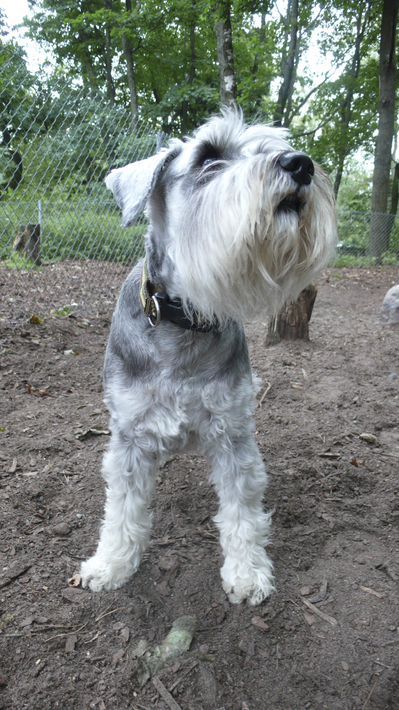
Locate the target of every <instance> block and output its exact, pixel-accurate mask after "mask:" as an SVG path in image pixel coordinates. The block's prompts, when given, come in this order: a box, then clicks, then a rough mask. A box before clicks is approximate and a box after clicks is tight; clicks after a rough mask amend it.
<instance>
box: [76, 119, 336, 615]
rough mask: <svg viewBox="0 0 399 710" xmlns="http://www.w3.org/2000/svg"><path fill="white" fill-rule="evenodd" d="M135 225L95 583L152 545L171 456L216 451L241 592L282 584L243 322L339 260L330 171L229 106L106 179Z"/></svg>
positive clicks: (231, 586)
mask: <svg viewBox="0 0 399 710" xmlns="http://www.w3.org/2000/svg"><path fill="white" fill-rule="evenodd" d="M106 184H107V187H109V188H110V189H111V190H112V192H113V194H114V196H115V199H116V202H117V203H118V205H119V207H121V208H122V210H123V213H122V219H123V225H124V226H129V225H131V224H133V222H134V221H135V220H136V219H137V217H138V216H139V214H140V213H141V212H142V210H143V209H144V208H145V207H146V210H147V216H148V219H149V223H150V226H149V230H148V233H147V236H146V257H145V260H144V261H140V262H139V263H138V264H137V265H136V266H135V268H134V269H133V271H132V272H131V274H130V275H129V276H128V278H127V279H126V281H125V283H124V285H123V287H122V291H121V294H120V297H119V301H118V304H117V306H116V310H115V313H114V316H113V320H112V326H111V332H110V338H109V343H108V347H107V352H106V357H105V368H104V392H105V402H106V404H107V406H108V408H109V410H110V413H111V429H112V438H111V442H110V446H109V450H108V451H107V453H106V454H105V457H104V463H103V475H104V478H105V481H106V484H107V489H106V504H105V517H104V521H103V524H102V528H101V535H100V541H99V543H98V547H97V552H96V553H95V555H94V556H93V557H91V558H90V559H88V560H87V561H86V562H84V563H83V564H82V567H81V577H82V583H83V585H84V586H89V587H90V588H91V589H93V590H100V589H116V588H117V587H119V586H121V585H122V584H124V583H125V582H126V581H127V580H128V579H129V578H130V577H131V576H132V575H133V573H134V572H135V571H136V570H137V568H138V566H139V564H140V558H141V556H142V554H143V551H144V550H145V549H146V546H147V545H148V542H149V537H150V528H151V514H150V512H149V509H148V508H149V504H150V498H151V493H152V490H153V488H154V481H155V477H156V473H157V469H158V467H159V465H160V464H161V463H162V462H163V461H165V460H167V459H169V458H171V457H172V456H173V455H175V454H176V453H178V452H186V451H189V450H193V449H194V450H195V451H196V452H198V453H200V454H204V455H206V456H207V457H208V459H209V461H210V464H211V470H212V473H211V476H210V480H211V481H212V483H213V484H214V486H215V488H216V491H217V494H218V497H219V512H218V514H217V515H216V517H215V518H214V520H215V523H216V525H217V527H218V528H219V531H220V543H221V547H222V551H223V555H224V564H223V567H222V570H221V576H222V581H223V589H224V590H225V592H226V593H227V594H228V597H229V599H230V601H231V602H235V603H239V602H242V601H243V600H244V599H248V601H249V602H250V603H251V604H259V603H260V602H261V601H262V600H263V599H265V597H267V596H268V595H269V594H270V592H271V591H272V590H273V589H274V580H273V574H272V562H271V560H270V559H269V557H268V556H267V554H266V552H265V545H266V544H267V542H268V531H269V527H270V518H271V514H270V513H267V512H265V511H264V510H263V506H262V496H263V492H264V489H265V486H266V480H267V476H266V472H265V467H264V464H263V461H262V458H261V456H260V453H259V450H258V448H257V445H256V443H255V439H254V423H253V418H252V414H253V408H254V400H255V393H256V391H257V382H256V378H254V377H253V375H252V373H251V367H250V362H249V356H248V348H247V343H246V340H245V335H244V330H243V327H242V325H241V323H242V320H244V319H248V318H251V317H253V316H254V315H256V314H259V313H262V314H263V317H264V315H265V312H269V313H274V312H276V310H277V309H279V308H280V307H281V306H282V305H283V304H284V303H285V301H286V300H287V299H295V298H296V297H297V296H298V294H299V292H300V291H301V290H302V289H303V288H304V287H305V286H307V285H308V284H309V283H310V282H311V280H312V279H313V277H314V276H315V275H316V274H317V272H319V271H320V269H321V268H322V267H324V266H326V264H327V263H328V261H329V259H330V257H331V254H332V252H333V246H334V243H335V236H336V226H335V211H334V198H333V194H332V190H331V186H330V183H329V181H328V178H327V177H326V176H325V174H324V173H323V172H322V170H321V169H320V167H318V166H317V165H316V164H314V163H313V162H312V160H311V159H310V158H309V157H308V156H307V155H305V154H304V153H300V152H296V151H294V150H293V149H292V148H291V147H290V145H289V144H288V142H287V135H286V132H285V131H284V129H278V128H269V127H267V126H263V125H253V126H246V125H245V124H244V123H243V120H242V118H241V116H240V115H239V113H238V112H234V111H226V112H224V113H223V114H222V115H221V116H220V117H216V118H212V119H211V120H210V121H209V122H208V123H206V124H205V125H204V126H202V127H201V128H199V130H198V131H197V132H196V133H195V134H194V137H193V138H190V139H188V140H186V141H184V142H183V141H180V140H172V141H171V143H170V145H169V147H168V148H167V149H164V150H161V151H160V152H159V153H157V155H154V156H152V157H150V158H147V159H145V160H140V161H139V162H136V163H133V164H131V165H127V166H126V167H124V168H119V169H116V170H113V171H112V172H111V173H110V175H108V177H107V178H106Z"/></svg>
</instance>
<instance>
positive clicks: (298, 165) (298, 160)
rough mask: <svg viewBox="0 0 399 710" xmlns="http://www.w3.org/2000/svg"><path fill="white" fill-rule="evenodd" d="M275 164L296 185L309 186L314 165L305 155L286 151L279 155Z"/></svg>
mask: <svg viewBox="0 0 399 710" xmlns="http://www.w3.org/2000/svg"><path fill="white" fill-rule="evenodd" d="M277 162H278V164H279V165H280V166H281V167H282V168H283V170H285V171H286V172H287V173H290V175H291V177H292V178H293V179H294V180H295V182H296V183H297V184H298V185H300V186H302V185H310V183H311V182H312V178H313V175H314V165H313V161H312V159H311V158H309V156H308V155H306V153H299V152H295V151H294V152H293V151H287V152H285V153H282V154H281V155H280V157H279V159H278V161H277Z"/></svg>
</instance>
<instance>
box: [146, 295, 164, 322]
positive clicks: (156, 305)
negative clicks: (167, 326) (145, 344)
mask: <svg viewBox="0 0 399 710" xmlns="http://www.w3.org/2000/svg"><path fill="white" fill-rule="evenodd" d="M151 301H152V303H153V305H154V308H155V320H153V318H154V316H153V315H152V314H150V315H148V316H147V318H148V322H149V324H150V326H151V328H156V327H157V326H158V325H159V324H160V322H161V309H160V307H159V303H158V299H157V297H156V296H151Z"/></svg>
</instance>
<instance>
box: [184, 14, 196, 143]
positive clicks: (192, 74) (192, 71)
mask: <svg viewBox="0 0 399 710" xmlns="http://www.w3.org/2000/svg"><path fill="white" fill-rule="evenodd" d="M191 9H192V18H191V22H190V71H189V74H188V77H187V82H188V85H189V86H192V85H193V82H194V79H195V75H196V71H197V55H196V53H195V30H196V0H192V3H191ZM188 108H189V106H188V101H187V100H184V101H183V102H182V118H181V130H182V135H183V136H184V135H186V134H187V133H188V132H189V130H190V126H189V123H188Z"/></svg>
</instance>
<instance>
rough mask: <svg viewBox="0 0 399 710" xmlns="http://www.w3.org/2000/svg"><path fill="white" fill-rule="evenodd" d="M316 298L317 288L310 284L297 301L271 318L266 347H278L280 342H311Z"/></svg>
mask: <svg viewBox="0 0 399 710" xmlns="http://www.w3.org/2000/svg"><path fill="white" fill-rule="evenodd" d="M316 296H317V287H316V286H314V285H313V284H310V286H307V288H304V289H303V291H301V293H300V294H299V298H298V300H297V301H288V303H287V304H286V306H285V308H284V310H282V311H281V312H280V313H277V314H276V315H275V316H273V317H272V318H271V320H270V323H269V330H268V333H267V336H266V345H276V343H279V342H280V340H309V321H310V319H311V316H312V311H313V306H314V302H315V300H316Z"/></svg>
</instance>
